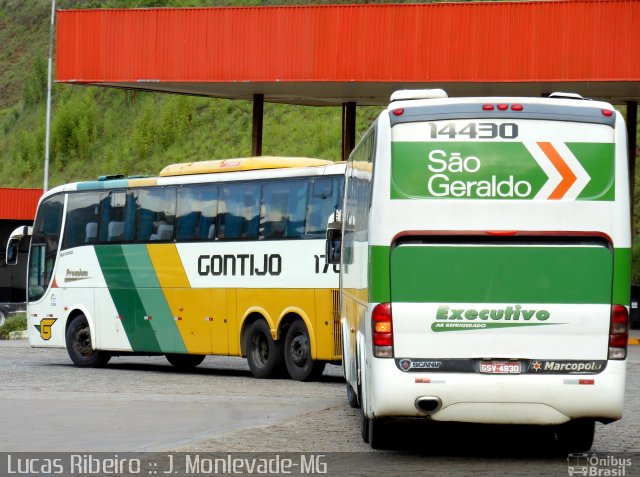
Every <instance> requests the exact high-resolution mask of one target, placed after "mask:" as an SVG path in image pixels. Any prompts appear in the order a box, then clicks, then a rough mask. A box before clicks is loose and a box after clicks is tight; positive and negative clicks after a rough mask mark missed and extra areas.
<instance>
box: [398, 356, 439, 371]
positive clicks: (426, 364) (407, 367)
mask: <svg viewBox="0 0 640 477" xmlns="http://www.w3.org/2000/svg"><path fill="white" fill-rule="evenodd" d="M440 366H442V361H430V360H426V359H418V360H413V359H408V358H404V359H401V360H400V361H398V367H399V368H400V369H401V370H402V371H420V370H423V369H438V368H439V367H440Z"/></svg>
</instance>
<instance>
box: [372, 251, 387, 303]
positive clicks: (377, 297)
mask: <svg viewBox="0 0 640 477" xmlns="http://www.w3.org/2000/svg"><path fill="white" fill-rule="evenodd" d="M369 264H370V267H369V301H370V302H371V303H386V302H389V301H391V295H390V290H389V247H384V246H378V245H372V246H371V247H369Z"/></svg>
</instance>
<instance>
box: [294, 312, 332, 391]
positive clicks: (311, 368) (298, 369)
mask: <svg viewBox="0 0 640 477" xmlns="http://www.w3.org/2000/svg"><path fill="white" fill-rule="evenodd" d="M284 361H285V363H286V365H287V372H288V373H289V376H291V379H295V380H296V381H309V380H311V379H316V378H319V377H320V376H322V372H323V371H324V367H325V365H326V363H325V362H324V361H314V360H313V359H312V358H311V342H310V341H309V333H308V332H307V327H306V326H305V325H304V322H302V320H298V321H295V322H294V323H293V324H292V325H291V326H290V327H289V329H288V330H287V336H286V338H285V340H284Z"/></svg>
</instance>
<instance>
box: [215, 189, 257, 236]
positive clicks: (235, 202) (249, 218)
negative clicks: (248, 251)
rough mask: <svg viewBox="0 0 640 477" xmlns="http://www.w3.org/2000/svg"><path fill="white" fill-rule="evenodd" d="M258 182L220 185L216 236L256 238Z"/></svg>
mask: <svg viewBox="0 0 640 477" xmlns="http://www.w3.org/2000/svg"><path fill="white" fill-rule="evenodd" d="M260 189H261V186H260V184H251V183H242V182H238V183H235V184H228V185H227V184H225V185H224V186H221V187H220V202H221V203H220V214H219V218H218V225H219V227H218V238H220V239H225V240H233V239H245V240H246V239H257V238H258V227H259V223H260Z"/></svg>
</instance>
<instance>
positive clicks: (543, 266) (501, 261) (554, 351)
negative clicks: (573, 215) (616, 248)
mask: <svg viewBox="0 0 640 477" xmlns="http://www.w3.org/2000/svg"><path fill="white" fill-rule="evenodd" d="M461 240H462V241H457V240H450V241H449V240H448V239H447V241H442V240H441V241H430V240H429V239H426V240H411V241H406V242H402V243H399V244H396V246H395V247H394V248H393V249H392V251H391V256H390V280H391V282H390V287H391V301H392V316H393V338H394V356H395V358H396V360H398V362H400V361H401V360H402V359H403V358H408V359H409V360H411V359H415V358H428V359H435V360H439V359H456V358H457V359H463V360H464V359H467V360H469V359H471V360H478V361H479V360H483V359H484V360H499V359H513V360H516V359H522V360H524V361H523V364H525V365H526V366H528V364H527V361H526V360H527V359H530V360H532V361H531V362H533V360H536V359H541V358H543V359H554V360H606V359H607V349H608V348H607V346H608V330H609V321H610V313H611V299H612V280H613V278H612V275H613V252H612V250H611V248H610V247H609V246H608V244H607V243H606V242H604V241H576V240H570V241H559V240H554V241H537V242H536V241H525V240H515V238H509V240H502V241H494V242H488V241H483V240H477V241H473V240H469V239H468V237H467V238H463V239H461ZM408 362H411V361H408ZM405 366H406V362H405ZM476 371H477V370H476Z"/></svg>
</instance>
